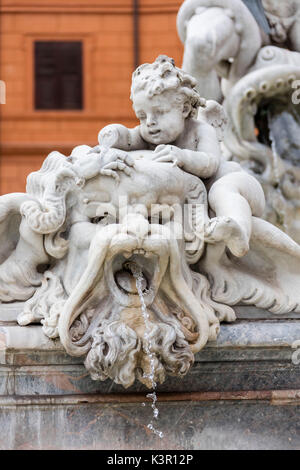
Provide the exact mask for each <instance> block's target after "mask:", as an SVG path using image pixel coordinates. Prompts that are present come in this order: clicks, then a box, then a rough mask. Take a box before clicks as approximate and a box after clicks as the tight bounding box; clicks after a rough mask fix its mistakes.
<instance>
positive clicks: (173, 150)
mask: <svg viewBox="0 0 300 470" xmlns="http://www.w3.org/2000/svg"><path fill="white" fill-rule="evenodd" d="M154 153H155V154H156V155H155V157H154V160H155V161H156V162H171V163H173V165H174V166H178V167H182V166H183V165H184V152H183V150H182V149H180V148H178V147H176V145H158V146H157V147H156V149H155V150H154Z"/></svg>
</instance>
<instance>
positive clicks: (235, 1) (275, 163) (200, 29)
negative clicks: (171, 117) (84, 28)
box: [177, 0, 300, 243]
mask: <svg viewBox="0 0 300 470" xmlns="http://www.w3.org/2000/svg"><path fill="white" fill-rule="evenodd" d="M177 26H178V33H179V36H180V38H181V40H182V42H183V43H184V46H185V50H184V59H183V65H182V68H183V69H184V70H185V71H186V72H187V73H190V74H192V75H193V76H194V77H195V78H197V80H198V91H199V92H200V94H201V96H204V97H205V98H207V99H214V100H217V101H218V102H220V103H223V105H224V110H225V112H226V115H227V119H228V125H227V127H226V129H225V132H224V147H223V153H224V156H225V157H226V158H227V159H232V160H236V161H238V162H240V163H241V165H242V166H243V167H244V168H245V169H246V170H247V171H249V172H250V173H251V174H252V175H254V176H255V177H256V178H257V179H258V180H259V181H260V183H261V184H262V186H263V189H264V192H265V196H266V201H267V205H266V208H265V212H264V218H266V219H267V220H268V221H270V222H272V223H273V224H276V225H277V226H278V227H280V228H281V229H282V230H284V231H285V232H286V233H288V234H289V235H290V236H292V237H293V238H294V239H295V240H296V241H297V242H298V243H299V242H300V192H299V182H300V173H299V166H300V139H299V130H300V104H299V103H300V0H280V1H279V0H185V1H184V2H183V4H182V6H181V8H180V10H179V13H178V17H177Z"/></svg>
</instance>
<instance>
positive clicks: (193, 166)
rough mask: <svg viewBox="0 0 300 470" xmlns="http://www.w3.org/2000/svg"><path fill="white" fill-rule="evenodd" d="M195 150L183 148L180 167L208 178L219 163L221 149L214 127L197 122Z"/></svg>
mask: <svg viewBox="0 0 300 470" xmlns="http://www.w3.org/2000/svg"><path fill="white" fill-rule="evenodd" d="M198 130H199V132H198V136H197V139H198V145H197V150H188V149H186V148H185V149H184V158H183V160H184V163H183V166H182V168H183V169H184V170H185V171H187V172H188V173H192V174H193V175H196V176H199V177H200V178H210V177H211V176H213V175H214V174H215V173H216V172H217V170H218V168H219V165H220V161H221V151H220V147H219V142H218V138H217V134H216V131H215V129H214V128H213V127H212V126H210V125H209V124H206V123H203V122H199V124H198Z"/></svg>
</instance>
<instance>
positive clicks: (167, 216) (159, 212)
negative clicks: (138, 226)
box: [148, 204, 174, 225]
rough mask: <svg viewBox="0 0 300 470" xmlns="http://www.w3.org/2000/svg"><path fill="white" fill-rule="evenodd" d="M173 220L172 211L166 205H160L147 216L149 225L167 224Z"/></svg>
mask: <svg viewBox="0 0 300 470" xmlns="http://www.w3.org/2000/svg"><path fill="white" fill-rule="evenodd" d="M173 218H174V209H173V208H172V207H171V206H168V205H167V204H166V205H164V204H162V205H161V206H158V207H157V208H153V209H152V210H151V214H149V216H148V222H149V224H159V225H164V224H166V223H168V222H171V221H172V220H173Z"/></svg>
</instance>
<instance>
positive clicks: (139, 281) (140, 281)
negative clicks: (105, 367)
mask: <svg viewBox="0 0 300 470" xmlns="http://www.w3.org/2000/svg"><path fill="white" fill-rule="evenodd" d="M130 270H131V272H132V275H133V277H134V278H135V281H136V288H137V291H138V294H139V297H140V300H141V307H142V315H143V319H144V323H145V334H144V338H145V340H146V341H145V345H144V347H145V351H146V354H147V357H148V358H149V363H150V372H149V373H148V374H146V373H145V372H144V375H143V378H145V379H149V380H150V383H151V387H152V392H151V393H148V394H147V398H150V399H151V400H152V404H151V407H152V410H153V418H152V420H151V421H150V423H149V424H148V425H147V428H148V429H150V430H151V431H152V432H153V433H154V434H156V435H157V436H159V437H160V438H163V437H164V435H163V433H162V432H161V431H159V430H158V429H156V428H155V426H154V420H157V419H158V415H159V410H158V408H157V406H156V402H157V395H156V392H155V390H156V387H157V383H156V382H155V354H154V352H153V350H152V343H151V323H150V321H149V318H150V316H149V313H148V311H147V307H146V304H145V300H144V295H143V289H144V276H143V273H142V270H141V268H140V267H139V266H138V265H137V264H136V263H130Z"/></svg>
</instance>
